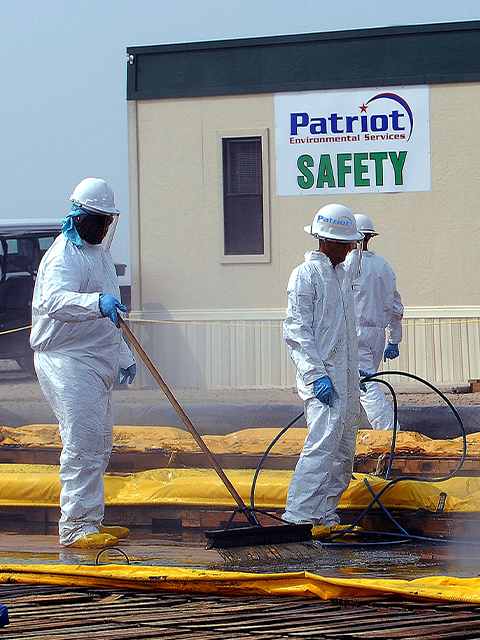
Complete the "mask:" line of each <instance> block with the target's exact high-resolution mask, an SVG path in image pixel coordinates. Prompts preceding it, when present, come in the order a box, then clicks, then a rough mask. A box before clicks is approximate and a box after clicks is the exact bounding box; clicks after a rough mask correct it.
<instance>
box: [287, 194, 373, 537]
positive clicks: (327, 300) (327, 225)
mask: <svg viewBox="0 0 480 640" xmlns="http://www.w3.org/2000/svg"><path fill="white" fill-rule="evenodd" d="M305 231H306V232H307V233H309V234H311V235H312V236H314V237H315V238H317V239H319V248H318V251H310V252H307V254H306V255H305V262H304V263H303V264H301V265H300V266H298V267H296V268H295V269H294V270H293V272H292V274H291V276H290V280H289V282H288V288H287V293H288V307H287V312H286V319H285V322H284V338H285V341H286V344H287V346H288V349H289V352H290V355H291V357H292V360H293V362H294V363H295V366H296V368H297V387H298V393H299V395H300V397H301V398H302V399H303V401H304V412H305V418H306V422H307V427H308V435H307V437H306V439H305V444H304V446H303V450H302V453H301V455H300V458H299V460H298V463H297V465H296V467H295V472H294V474H293V477H292V479H291V482H290V486H289V489H288V496H287V503H286V510H285V513H284V515H283V520H285V521H287V522H293V523H297V524H300V523H312V524H313V525H320V526H321V527H329V528H332V527H333V528H335V525H337V524H338V523H339V521H340V518H339V516H338V514H337V511H336V509H337V506H338V503H339V501H340V497H341V495H342V493H343V492H344V491H345V489H346V488H347V487H348V485H349V483H350V479H351V476H352V469H353V458H354V454H355V444H356V436H357V430H358V425H359V413H360V403H359V393H360V392H359V370H358V347H357V336H356V331H355V315H354V313H355V312H354V303H353V292H352V283H351V280H350V278H349V277H348V274H347V273H346V271H345V269H344V266H343V261H344V260H345V257H346V255H347V253H348V252H349V251H350V250H351V249H352V246H353V245H354V243H355V242H357V241H358V240H360V239H362V238H363V236H362V234H361V233H359V232H358V231H357V228H356V223H355V218H354V216H353V213H352V212H351V211H350V209H348V208H347V207H344V206H343V205H340V204H330V205H327V206H325V207H322V208H321V209H320V210H319V211H318V213H317V214H316V215H315V218H314V220H313V223H312V224H311V225H308V226H307V227H305Z"/></svg>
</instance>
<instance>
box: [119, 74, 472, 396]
mask: <svg viewBox="0 0 480 640" xmlns="http://www.w3.org/2000/svg"><path fill="white" fill-rule="evenodd" d="M479 122H480V85H479V84H478V83H462V84H455V85H453V84H452V85H448V84H445V85H436V86H430V134H431V166H432V175H431V177H432V189H431V191H430V192H415V193H396V194H387V193H380V194H365V195H357V194H355V195H349V194H347V195H345V196H344V197H338V196H334V197H332V196H313V195H312V196H310V195H309V196H292V197H277V195H276V183H275V120H274V96H273V94H261V95H255V96H231V97H208V98H188V99H171V100H151V101H148V100H143V101H139V102H133V101H130V102H129V140H130V175H131V208H130V210H131V220H132V253H133V255H132V313H131V319H132V320H135V323H134V328H136V330H137V331H138V332H140V334H141V337H142V338H143V340H144V341H145V343H146V344H145V347H146V348H147V350H148V348H149V347H150V351H149V352H150V354H151V355H152V359H154V361H156V362H157V363H160V362H161V365H162V366H161V367H160V368H161V369H162V368H163V371H164V372H166V380H167V383H168V382H169V381H170V384H172V385H173V386H174V387H178V388H181V387H225V386H226V387H230V386H231V387H252V386H253V387H255V386H264V387H269V386H293V385H294V369H293V365H292V364H291V363H290V361H289V358H288V355H287V354H286V351H285V347H284V345H283V341H282V337H281V321H282V319H283V314H284V309H285V305H286V296H285V288H286V283H287V280H288V276H289V274H290V272H291V270H292V269H293V267H295V266H296V265H297V264H298V263H300V262H301V261H302V260H303V254H304V252H305V251H306V250H308V249H313V248H315V246H316V243H315V241H314V240H313V239H312V238H311V237H309V236H308V235H307V234H305V233H304V231H303V226H304V225H305V224H308V223H310V222H311V220H312V219H313V215H314V213H315V212H316V211H317V210H318V209H319V208H320V207H321V206H323V205H325V204H327V203H329V202H335V201H337V202H341V203H342V204H345V205H347V206H348V207H350V208H351V209H352V210H353V211H354V212H363V213H366V214H367V215H368V216H370V217H371V218H372V219H373V221H374V223H375V225H376V227H377V230H378V231H379V232H380V236H379V237H378V238H375V239H374V240H372V242H371V248H372V249H373V250H375V251H376V252H377V253H378V254H379V255H382V256H383V257H384V258H385V259H386V260H388V262H390V264H391V265H392V266H393V268H394V269H395V271H396V273H397V284H398V289H399V291H400V293H401V295H402V299H403V302H404V305H405V307H406V318H405V322H404V324H405V338H404V343H403V345H402V346H401V347H400V353H401V357H400V359H399V360H397V361H395V362H394V363H392V368H399V369H401V370H406V371H409V372H411V373H416V374H417V375H421V376H422V377H426V378H427V379H428V380H429V381H431V382H459V381H466V380H468V379H469V378H477V377H478V378H480V366H479V357H478V356H479V348H478V344H479V336H478V321H479V317H480V263H479V259H478V255H479V251H480V246H479V245H480V229H479V227H480V215H479V214H478V208H479V202H480V165H479V162H478V149H479V148H480V127H479ZM237 135H239V136H242V135H262V136H263V139H264V141H265V149H264V160H265V169H266V176H265V184H266V185H267V186H268V190H267V193H266V206H267V207H268V211H266V215H267V216H268V220H267V233H268V238H267V244H268V251H267V255H266V257H265V258H263V262H262V261H260V262H259V261H256V262H245V261H243V262H241V261H236V260H235V259H233V261H232V260H231V259H230V260H228V261H226V260H225V257H224V255H223V204H222V157H221V153H222V150H221V139H222V136H224V137H225V136H226V137H233V136H237ZM139 380H140V382H141V384H143V385H145V386H148V385H150V381H149V377H148V373H147V374H146V375H142V374H140V376H139Z"/></svg>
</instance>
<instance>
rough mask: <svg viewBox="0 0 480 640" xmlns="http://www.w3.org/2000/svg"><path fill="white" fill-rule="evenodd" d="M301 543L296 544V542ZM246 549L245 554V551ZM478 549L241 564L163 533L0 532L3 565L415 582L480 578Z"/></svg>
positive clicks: (448, 546) (342, 553) (321, 550)
mask: <svg viewBox="0 0 480 640" xmlns="http://www.w3.org/2000/svg"><path fill="white" fill-rule="evenodd" d="M297 544H298V543H297ZM242 551H243V550H242ZM479 551H480V547H479V546H478V545H475V544H473V543H472V545H468V544H455V543H454V542H449V543H422V542H415V543H414V542H404V541H396V542H379V543H375V542H369V543H342V544H323V545H320V544H317V546H316V548H315V549H314V550H313V551H312V550H310V551H309V553H308V557H301V555H302V553H303V552H301V553H299V554H296V552H295V546H291V545H288V555H289V556H291V557H288V558H285V556H286V555H287V554H286V553H282V550H281V548H280V554H279V556H278V557H269V559H268V560H267V561H265V560H264V559H263V558H262V557H261V555H260V557H259V556H258V555H255V554H253V556H251V557H250V559H249V560H246V559H245V556H244V557H243V558H242V560H240V561H239V562H238V563H235V562H229V563H226V562H225V561H224V559H223V558H222V557H221V556H220V555H219V553H218V552H217V551H216V550H214V549H212V550H206V549H205V546H204V545H202V544H200V543H195V544H186V543H183V542H177V541H172V540H166V539H165V538H164V537H163V536H161V535H158V536H157V535H155V534H148V535H146V536H145V535H139V534H135V533H132V535H131V537H130V538H127V539H125V540H121V541H120V544H119V545H118V547H114V548H111V549H104V550H99V549H91V550H86V549H69V548H63V547H60V545H59V544H58V537H57V536H56V535H53V534H48V535H42V534H28V535H24V534H20V533H1V534H0V564H25V565H27V564H45V565H49V564H65V565H79V564H80V565H95V564H98V565H103V564H131V565H138V566H140V565H141V566H152V567H153V566H163V567H185V568H191V569H209V570H224V571H246V572H253V573H285V572H292V571H309V572H311V573H315V574H318V575H322V576H324V577H344V578H346V577H356V578H360V577H361V578H381V579H385V578H397V579H406V580H408V579H414V578H420V577H426V576H438V575H445V576H452V577H459V578H472V577H478V576H479V575H480V553H479Z"/></svg>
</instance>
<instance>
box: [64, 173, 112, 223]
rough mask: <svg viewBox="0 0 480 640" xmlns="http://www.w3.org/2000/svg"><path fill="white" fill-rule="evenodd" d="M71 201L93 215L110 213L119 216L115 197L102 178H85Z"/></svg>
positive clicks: (78, 185) (77, 187)
mask: <svg viewBox="0 0 480 640" xmlns="http://www.w3.org/2000/svg"><path fill="white" fill-rule="evenodd" d="M69 200H71V201H72V202H73V203H74V204H77V205H79V206H81V207H83V208H84V209H86V210H87V211H92V212H93V213H109V214H111V215H118V214H119V213H120V211H119V210H118V209H116V208H115V196H114V195H113V191H112V189H111V188H110V187H109V186H108V184H107V183H106V182H105V180H102V179H101V178H85V179H84V180H82V181H81V182H80V183H79V184H77V186H76V187H75V189H74V190H73V193H72V195H71V196H70V198H69Z"/></svg>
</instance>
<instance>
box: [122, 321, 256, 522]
mask: <svg viewBox="0 0 480 640" xmlns="http://www.w3.org/2000/svg"><path fill="white" fill-rule="evenodd" d="M118 322H119V323H120V327H121V328H122V330H123V332H124V333H125V335H126V336H127V338H128V340H129V341H130V342H131V343H132V344H133V346H134V347H135V351H137V353H138V355H139V356H140V357H141V359H142V360H143V362H144V363H145V365H146V366H147V368H148V370H149V371H150V373H151V374H152V376H153V377H154V378H155V380H156V381H157V382H158V384H159V386H160V387H161V389H162V391H163V392H164V394H165V395H166V396H167V398H168V399H169V400H170V403H171V404H172V406H173V408H174V409H175V411H176V412H177V413H178V415H179V416H180V418H181V420H182V422H183V424H184V425H185V426H186V427H187V429H188V430H189V431H190V433H191V434H192V436H193V437H194V438H195V441H196V442H197V444H198V446H199V447H200V449H201V450H202V451H203V453H204V454H205V456H206V457H207V459H208V461H209V462H210V464H211V465H212V467H213V469H214V470H215V471H216V472H217V474H218V476H219V477H220V479H221V480H222V482H223V484H224V485H225V486H226V488H227V489H228V491H229V492H230V495H231V496H232V498H233V499H234V500H235V502H236V503H237V504H238V506H239V507H240V509H241V510H242V511H243V513H244V514H245V517H246V518H247V520H248V521H249V522H250V524H252V525H254V526H258V523H257V522H256V520H255V518H254V517H253V516H252V514H251V512H250V509H249V508H248V507H247V505H246V504H245V502H244V501H243V500H242V498H241V497H240V495H239V494H238V493H237V491H236V489H235V487H234V486H233V485H232V483H231V482H230V480H229V479H228V478H227V476H226V475H225V473H224V471H223V469H222V467H221V466H220V465H219V464H218V462H217V461H216V459H215V457H214V455H213V453H212V452H211V451H210V449H209V448H208V447H207V445H206V444H205V442H204V441H203V440H202V438H201V436H200V434H199V433H198V431H197V430H196V429H195V427H194V426H193V424H192V423H191V421H190V419H189V417H188V416H187V414H186V413H185V411H184V410H183V409H182V407H181V406H180V404H179V402H178V400H177V399H176V398H175V396H174V395H173V393H172V392H171V391H170V389H169V388H168V386H167V384H166V382H165V381H164V380H163V378H162V376H161V375H160V374H159V373H158V371H157V369H156V368H155V365H154V364H153V362H152V361H151V360H150V358H149V357H148V356H147V354H146V353H145V351H144V350H143V348H142V346H141V344H140V343H139V342H138V340H137V339H136V337H135V336H134V334H133V333H132V331H131V329H130V328H129V327H128V326H127V325H126V323H125V320H124V319H123V318H122V317H121V316H120V315H118Z"/></svg>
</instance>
